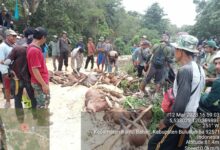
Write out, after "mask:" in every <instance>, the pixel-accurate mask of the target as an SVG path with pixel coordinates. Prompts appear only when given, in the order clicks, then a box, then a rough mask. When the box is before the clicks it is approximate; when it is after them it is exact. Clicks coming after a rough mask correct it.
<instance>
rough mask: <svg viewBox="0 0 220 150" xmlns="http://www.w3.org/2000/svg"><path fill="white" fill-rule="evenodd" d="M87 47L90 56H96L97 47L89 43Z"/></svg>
mask: <svg viewBox="0 0 220 150" xmlns="http://www.w3.org/2000/svg"><path fill="white" fill-rule="evenodd" d="M87 47H88V55H89V56H91V55H94V53H95V45H94V44H93V42H88V44H87Z"/></svg>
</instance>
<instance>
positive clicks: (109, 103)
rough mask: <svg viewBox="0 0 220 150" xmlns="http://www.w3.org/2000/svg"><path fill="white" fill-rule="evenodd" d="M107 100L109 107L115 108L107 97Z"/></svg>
mask: <svg viewBox="0 0 220 150" xmlns="http://www.w3.org/2000/svg"><path fill="white" fill-rule="evenodd" d="M105 100H106V102H107V104H108V106H109V107H110V108H112V107H113V104H112V102H111V101H110V100H109V98H108V97H107V96H106V97H105Z"/></svg>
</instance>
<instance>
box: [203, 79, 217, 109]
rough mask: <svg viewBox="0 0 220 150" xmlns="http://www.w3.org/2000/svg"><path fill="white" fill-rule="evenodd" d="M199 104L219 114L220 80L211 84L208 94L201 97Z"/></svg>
mask: <svg viewBox="0 0 220 150" xmlns="http://www.w3.org/2000/svg"><path fill="white" fill-rule="evenodd" d="M200 103H201V104H202V105H203V106H205V107H206V108H207V109H208V110H210V111H212V112H213V111H214V112H216V111H218V112H220V78H218V79H216V80H215V81H214V82H213V84H212V89H211V91H210V93H209V94H204V95H202V97H201V99H200Z"/></svg>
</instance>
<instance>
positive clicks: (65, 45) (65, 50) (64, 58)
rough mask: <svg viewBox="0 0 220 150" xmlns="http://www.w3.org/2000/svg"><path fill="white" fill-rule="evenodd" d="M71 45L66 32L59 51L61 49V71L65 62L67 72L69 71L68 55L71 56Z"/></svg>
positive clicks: (60, 42) (59, 68) (61, 39)
mask: <svg viewBox="0 0 220 150" xmlns="http://www.w3.org/2000/svg"><path fill="white" fill-rule="evenodd" d="M69 44H70V43H69V40H68V38H67V33H66V31H63V36H62V37H61V38H60V40H59V49H60V58H59V66H58V70H59V71H62V67H63V62H64V65H65V70H66V71H67V67H68V55H69V50H70V46H69Z"/></svg>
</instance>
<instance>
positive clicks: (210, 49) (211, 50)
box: [203, 40, 218, 82]
mask: <svg viewBox="0 0 220 150" xmlns="http://www.w3.org/2000/svg"><path fill="white" fill-rule="evenodd" d="M217 48H218V47H217V45H216V43H215V41H213V40H209V41H207V43H206V46H205V51H206V52H207V54H206V58H205V63H204V64H203V68H204V69H205V72H206V75H207V77H208V79H207V82H209V81H213V80H212V79H210V78H215V77H216V72H215V65H214V64H213V61H212V58H213V56H214V55H215V50H216V49H217Z"/></svg>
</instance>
